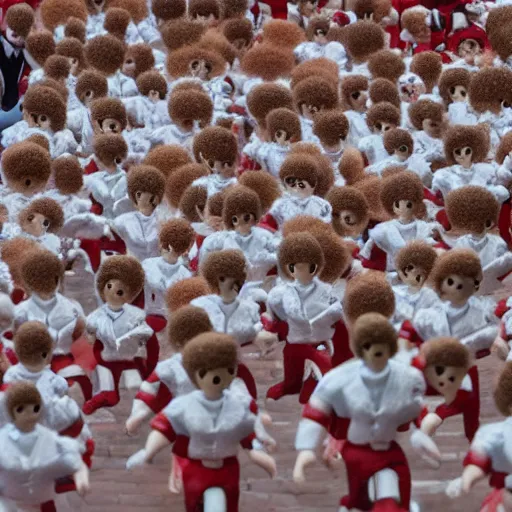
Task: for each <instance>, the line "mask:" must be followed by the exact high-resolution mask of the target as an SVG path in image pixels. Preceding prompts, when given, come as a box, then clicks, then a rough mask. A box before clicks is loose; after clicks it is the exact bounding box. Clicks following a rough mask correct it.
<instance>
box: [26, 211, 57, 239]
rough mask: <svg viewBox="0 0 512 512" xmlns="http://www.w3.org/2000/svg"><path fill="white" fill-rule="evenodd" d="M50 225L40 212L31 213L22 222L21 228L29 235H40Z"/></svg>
mask: <svg viewBox="0 0 512 512" xmlns="http://www.w3.org/2000/svg"><path fill="white" fill-rule="evenodd" d="M49 227H50V220H49V219H47V218H46V217H45V216H44V215H43V214H41V213H31V214H30V215H28V217H27V218H26V221H25V222H23V224H22V225H21V228H22V229H23V231H25V233H28V234H29V235H32V236H35V237H40V236H43V235H44V234H46V232H47V231H48V228H49Z"/></svg>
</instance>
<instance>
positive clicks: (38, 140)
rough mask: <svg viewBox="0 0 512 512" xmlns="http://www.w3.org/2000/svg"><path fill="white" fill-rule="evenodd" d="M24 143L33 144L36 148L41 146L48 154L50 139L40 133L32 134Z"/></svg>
mask: <svg viewBox="0 0 512 512" xmlns="http://www.w3.org/2000/svg"><path fill="white" fill-rule="evenodd" d="M24 142H33V143H34V144H37V145H38V146H41V147H42V148H43V149H44V150H45V151H48V153H49V152H50V139H49V138H48V137H47V136H46V135H43V134H42V133H34V134H32V135H31V136H30V137H27V138H26V139H25V141H24Z"/></svg>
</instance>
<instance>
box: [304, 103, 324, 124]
mask: <svg viewBox="0 0 512 512" xmlns="http://www.w3.org/2000/svg"><path fill="white" fill-rule="evenodd" d="M320 110H322V107H320V108H318V107H317V106H316V105H307V104H306V103H303V104H302V105H301V106H300V112H301V114H302V116H303V117H305V118H306V119H309V120H310V121H312V120H313V117H314V116H315V114H317V113H318V112H320Z"/></svg>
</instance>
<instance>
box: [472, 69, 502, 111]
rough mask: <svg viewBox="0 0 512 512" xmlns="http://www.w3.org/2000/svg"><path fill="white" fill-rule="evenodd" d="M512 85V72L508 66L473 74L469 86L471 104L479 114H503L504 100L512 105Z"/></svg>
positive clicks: (482, 70)
mask: <svg viewBox="0 0 512 512" xmlns="http://www.w3.org/2000/svg"><path fill="white" fill-rule="evenodd" d="M511 83H512V71H511V70H510V69H508V68H507V67H506V66H500V67H484V68H482V69H481V70H479V71H477V72H476V73H473V75H472V77H471V83H470V84H469V103H470V105H471V107H473V109H474V110H475V111H476V112H478V113H483V112H485V111H486V110H490V111H491V112H492V113H494V114H499V113H500V112H501V106H502V102H503V101H504V100H506V101H508V103H512V101H511V100H510V97H509V96H510V93H509V91H508V85H507V84H511Z"/></svg>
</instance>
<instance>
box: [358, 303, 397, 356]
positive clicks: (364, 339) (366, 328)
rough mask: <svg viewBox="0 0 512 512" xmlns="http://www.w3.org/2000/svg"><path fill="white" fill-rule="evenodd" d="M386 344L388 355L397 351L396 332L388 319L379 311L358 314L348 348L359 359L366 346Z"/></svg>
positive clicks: (392, 354)
mask: <svg viewBox="0 0 512 512" xmlns="http://www.w3.org/2000/svg"><path fill="white" fill-rule="evenodd" d="M372 345H386V346H387V347H388V348H389V356H390V357H393V356H394V355H395V354H396V353H397V352H398V334H397V332H396V330H395V328H394V327H393V326H392V325H391V323H390V322H389V320H388V319H387V318H386V317H385V316H384V315H381V314H379V313H373V312H372V313H365V314H363V315H361V316H359V317H358V318H357V319H356V321H355V322H354V325H353V327H352V332H351V336H350V348H351V350H352V352H353V353H354V354H355V355H356V357H359V358H360V359H362V358H364V353H365V351H366V350H367V349H368V346H370V347H371V346H372Z"/></svg>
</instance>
